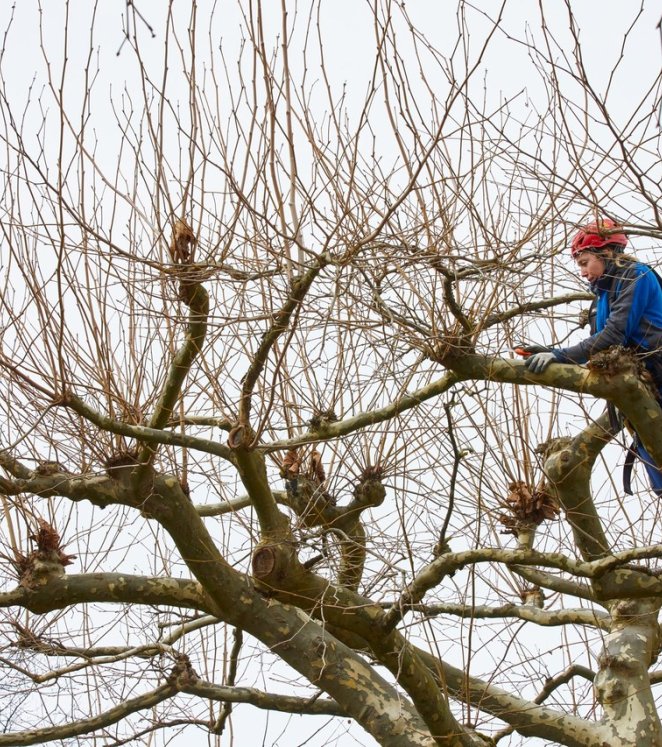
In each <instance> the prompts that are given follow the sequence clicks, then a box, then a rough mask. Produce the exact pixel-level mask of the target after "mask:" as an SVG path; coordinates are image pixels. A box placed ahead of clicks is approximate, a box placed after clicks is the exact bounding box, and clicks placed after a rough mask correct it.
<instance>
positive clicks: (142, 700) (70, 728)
mask: <svg viewBox="0 0 662 747" xmlns="http://www.w3.org/2000/svg"><path fill="white" fill-rule="evenodd" d="M176 694H177V687H176V686H174V685H171V684H167V685H161V687H157V688H156V689H154V690H151V691H150V692H148V693H145V694H144V695H139V696H138V697H137V698H133V699H132V700H127V701H125V702H124V703H122V704H121V705H118V706H115V707H114V708H110V709H109V710H107V711H105V712H104V713H101V714H99V715H98V716H93V717H92V718H86V719H80V720H79V721H74V722H73V723H71V724H64V725H63V726H49V727H46V728H44V729H29V730H26V731H20V732H13V733H5V734H0V746H1V745H12V747H14V746H18V745H27V744H41V743H42V742H50V741H53V740H56V739H58V740H63V739H70V738H71V737H77V736H79V735H81V734H88V733H89V732H92V731H96V730H98V729H103V728H106V727H108V726H110V725H111V724H116V723H117V722H118V721H122V720H123V719H125V718H126V717H127V716H130V715H131V714H132V713H136V711H144V710H146V709H147V708H153V707H154V706H155V705H158V704H159V703H162V702H163V701H164V700H167V699H168V698H172V696H173V695H176Z"/></svg>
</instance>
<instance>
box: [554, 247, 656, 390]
mask: <svg viewBox="0 0 662 747" xmlns="http://www.w3.org/2000/svg"><path fill="white" fill-rule="evenodd" d="M591 289H592V290H593V292H594V293H595V294H596V296H597V299H596V314H595V319H594V321H593V322H592V324H591V333H592V334H591V336H590V337H588V338H586V339H585V340H582V341H581V342H579V343H577V344H576V345H572V346H571V347H567V348H557V349H555V350H554V351H553V352H554V355H555V356H556V357H557V359H558V360H559V361H561V362H563V363H586V361H587V360H588V359H589V357H590V356H591V355H593V354H594V353H598V352H600V351H601V350H606V349H607V348H609V347H611V346H612V345H623V346H624V347H628V348H633V349H634V350H636V351H637V352H638V353H641V355H642V358H643V359H644V361H645V362H646V364H647V366H648V367H649V368H650V369H651V370H652V371H653V375H654V377H655V379H656V383H657V384H658V385H662V381H658V380H657V379H658V378H659V377H658V376H655V374H656V370H655V369H658V367H659V366H660V363H662V285H661V281H660V278H659V277H658V275H657V274H656V273H655V271H654V270H653V269H652V268H650V267H648V265H644V264H641V263H640V262H630V261H627V260H625V261H623V262H622V263H619V264H618V265H617V264H616V263H615V262H608V263H607V266H606V268H605V273H604V275H602V277H600V278H599V279H598V280H597V282H596V283H594V284H593V286H592V288H591Z"/></svg>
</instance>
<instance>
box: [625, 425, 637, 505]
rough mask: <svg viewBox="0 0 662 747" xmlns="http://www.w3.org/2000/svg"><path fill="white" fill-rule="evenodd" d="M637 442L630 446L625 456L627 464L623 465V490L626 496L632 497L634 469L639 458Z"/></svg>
mask: <svg viewBox="0 0 662 747" xmlns="http://www.w3.org/2000/svg"><path fill="white" fill-rule="evenodd" d="M636 448H637V441H636V439H635V440H634V441H633V442H632V443H631V444H630V446H628V450H627V453H626V455H625V464H623V490H624V491H625V494H626V495H632V468H633V467H634V462H635V459H636V458H637V451H636Z"/></svg>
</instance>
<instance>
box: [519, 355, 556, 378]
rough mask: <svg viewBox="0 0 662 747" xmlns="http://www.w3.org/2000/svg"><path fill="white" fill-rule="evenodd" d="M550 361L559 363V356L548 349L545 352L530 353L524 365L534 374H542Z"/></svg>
mask: <svg viewBox="0 0 662 747" xmlns="http://www.w3.org/2000/svg"><path fill="white" fill-rule="evenodd" d="M550 363H558V359H557V357H556V356H555V355H554V353H552V352H551V351H550V350H546V351H545V352H543V353H534V354H533V355H530V356H529V357H528V358H527V359H526V361H525V363H524V367H525V368H526V370H527V371H531V373H534V374H541V373H543V371H545V370H546V369H547V366H549V364H550Z"/></svg>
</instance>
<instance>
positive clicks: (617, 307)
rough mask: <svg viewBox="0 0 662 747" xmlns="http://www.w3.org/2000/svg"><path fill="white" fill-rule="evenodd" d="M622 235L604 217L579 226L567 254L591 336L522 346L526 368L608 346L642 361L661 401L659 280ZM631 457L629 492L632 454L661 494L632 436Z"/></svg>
mask: <svg viewBox="0 0 662 747" xmlns="http://www.w3.org/2000/svg"><path fill="white" fill-rule="evenodd" d="M627 243H628V239H627V236H626V235H625V234H624V233H622V232H620V231H619V227H618V226H617V225H616V223H614V221H612V220H610V219H609V218H605V219H604V220H600V221H598V222H597V223H590V224H588V225H586V226H584V227H583V228H581V229H580V230H579V231H578V233H577V234H576V235H575V237H574V239H573V240H572V246H571V248H570V252H571V254H572V258H573V259H574V260H575V262H576V264H577V267H578V269H579V272H580V274H581V276H582V278H584V279H585V280H587V281H588V283H589V285H590V287H591V291H592V292H593V293H594V294H595V296H596V298H595V300H594V302H593V304H592V306H591V310H590V312H589V321H590V328H591V336H590V337H587V338H586V339H585V340H582V341H581V342H579V343H577V344H576V345H572V346H571V347H566V348H541V347H540V346H535V345H534V346H530V347H523V348H521V351H522V353H523V354H524V355H527V354H528V358H527V360H526V363H525V366H526V368H527V369H528V370H529V371H531V372H532V373H536V374H539V373H542V372H543V371H544V370H545V369H546V368H547V366H549V364H550V363H586V361H587V360H588V359H589V357H590V356H591V355H593V354H594V353H598V352H600V351H601V350H606V349H607V348H609V347H611V346H613V345H622V346H624V347H627V348H630V349H632V350H634V351H635V352H636V353H637V356H638V357H640V358H641V360H642V361H643V362H644V364H645V365H646V368H647V369H648V371H649V372H650V373H651V376H652V377H653V381H654V382H655V385H656V386H657V388H658V392H659V395H658V396H659V398H660V399H661V400H662V278H660V276H659V275H658V274H657V273H656V272H655V270H653V269H652V268H651V267H649V266H648V265H645V264H642V263H641V262H638V261H637V260H636V259H635V258H634V257H631V256H629V255H627V254H624V253H623V251H624V249H625V247H626V246H627ZM631 454H632V456H631V457H630V456H629V458H628V460H627V461H626V471H625V474H624V482H625V489H626V492H628V493H630V492H631V491H630V485H629V483H630V472H631V469H632V462H633V460H634V454H636V455H637V456H638V457H639V458H640V459H641V461H642V462H643V463H644V465H645V467H646V472H647V473H648V479H649V481H650V485H651V488H652V489H653V491H654V492H655V493H656V495H658V496H662V470H660V468H658V467H657V466H656V465H655V463H654V462H653V460H652V459H651V457H650V456H649V454H648V452H647V451H646V449H645V448H644V446H643V444H642V443H641V440H640V439H639V437H638V436H637V434H636V433H635V434H634V443H633V445H632V447H631Z"/></svg>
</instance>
